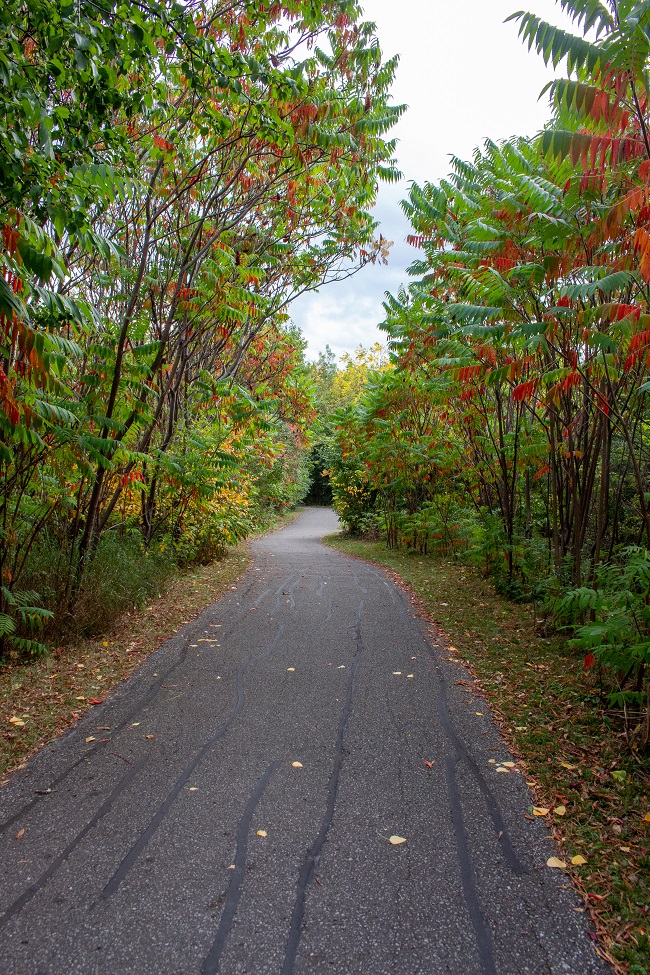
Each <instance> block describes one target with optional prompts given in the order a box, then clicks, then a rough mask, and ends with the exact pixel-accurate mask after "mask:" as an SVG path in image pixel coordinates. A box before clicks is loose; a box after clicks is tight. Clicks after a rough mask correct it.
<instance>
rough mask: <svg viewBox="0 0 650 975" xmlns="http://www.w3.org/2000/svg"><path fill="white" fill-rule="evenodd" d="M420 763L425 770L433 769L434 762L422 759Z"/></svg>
mask: <svg viewBox="0 0 650 975" xmlns="http://www.w3.org/2000/svg"><path fill="white" fill-rule="evenodd" d="M422 761H423V762H424V764H425V765H426V767H427V768H433V766H434V765H435V764H436V763H435V762H427V760H426V759H424V758H423V759H422Z"/></svg>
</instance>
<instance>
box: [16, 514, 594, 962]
mask: <svg viewBox="0 0 650 975" xmlns="http://www.w3.org/2000/svg"><path fill="white" fill-rule="evenodd" d="M335 528H336V520H335V517H334V515H333V514H332V513H331V512H330V511H325V510H318V509H311V510H307V511H305V512H304V513H303V514H301V515H300V517H299V518H298V519H297V521H295V522H294V523H292V524H291V525H289V526H288V527H287V528H285V529H284V530H283V531H281V532H278V533H276V534H274V535H270V536H268V537H267V538H265V539H263V540H261V541H257V542H256V543H255V544H254V546H253V548H254V551H255V556H256V557H255V561H254V563H253V566H252V568H251V569H250V570H249V571H248V572H247V573H246V575H244V576H243V578H242V579H241V580H240V582H239V584H238V585H237V586H236V587H233V589H232V591H230V592H229V593H228V594H227V595H226V596H225V597H224V598H223V599H221V600H220V601H219V602H217V603H215V604H213V605H212V606H210V607H209V608H208V609H206V610H205V611H204V613H203V614H202V615H201V617H199V619H198V620H197V621H195V622H194V623H192V624H189V625H188V626H186V627H185V628H184V629H183V630H182V631H180V632H179V633H178V634H177V635H176V636H175V637H174V638H173V639H172V640H171V641H169V642H168V643H166V644H165V645H164V646H163V647H162V648H161V649H160V650H159V651H158V652H157V653H155V654H153V655H152V656H151V657H150V658H149V659H148V660H147V662H146V663H145V664H144V665H143V667H142V668H141V669H140V670H139V671H138V673H137V674H136V675H135V676H134V677H132V678H131V679H130V680H129V681H127V682H126V683H125V684H124V685H121V686H120V687H119V689H118V690H117V692H116V693H115V694H114V695H113V696H112V697H111V699H110V700H108V701H107V702H106V703H105V704H104V705H102V706H101V707H98V708H95V709H94V710H93V711H92V713H91V714H90V715H88V716H87V717H86V718H85V719H84V721H83V722H82V723H81V724H80V725H79V726H78V727H77V728H76V729H75V730H74V731H73V732H71V733H70V734H68V735H67V736H66V737H65V738H64V739H63V740H61V741H60V742H59V743H57V744H56V746H53V747H52V748H47V749H44V751H43V752H41V753H40V755H38V756H37V757H36V758H35V759H34V760H33V761H32V762H31V763H30V764H29V766H28V768H27V769H26V770H25V771H24V772H21V773H19V774H18V775H16V776H14V777H13V778H12V780H11V782H10V784H9V785H8V786H7V787H6V788H5V789H3V790H2V791H1V792H0V823H1V824H3V825H2V829H1V832H0V843H1V846H2V851H1V853H0V857H1V859H0V862H1V863H2V871H3V878H2V887H1V901H0V909H1V910H3V911H4V914H2V915H0V975H213V973H217V972H220V973H223V975H325V973H327V975H446V973H451V975H604V973H606V972H609V971H610V970H609V969H608V968H606V967H604V966H603V965H602V964H601V963H600V962H599V961H598V960H597V958H596V955H595V953H594V950H593V946H592V943H591V942H590V940H589V938H588V936H587V933H586V930H585V927H584V923H583V921H584V918H583V915H582V914H581V913H579V911H578V910H577V909H578V906H579V905H578V902H577V900H576V897H575V895H574V894H573V892H572V891H571V890H570V889H568V887H567V886H566V877H565V876H564V875H563V874H562V873H561V872H558V871H552V870H549V869H548V868H547V867H546V866H545V862H546V859H547V857H548V856H549V855H550V853H552V852H553V850H552V848H551V843H550V841H549V839H548V835H547V833H546V830H545V827H544V825H543V824H542V823H540V822H539V821H533V822H531V821H529V820H527V819H525V818H524V813H525V811H526V807H527V806H528V804H529V803H530V797H529V796H528V794H527V790H526V786H525V782H524V781H523V777H522V776H521V775H520V774H518V773H516V772H510V773H509V774H497V772H496V766H495V765H494V764H491V763H490V759H497V760H499V761H505V760H508V759H509V758H510V756H509V755H508V753H507V751H506V749H505V747H504V745H503V743H502V742H501V740H500V738H499V735H498V733H497V731H496V730H495V728H494V726H493V725H492V724H491V722H490V719H489V716H488V714H487V709H486V707H485V705H484V704H483V702H482V701H481V699H480V698H478V697H474V696H473V695H472V694H471V693H469V692H468V688H467V685H466V684H458V683H457V681H459V680H461V681H464V680H468V679H469V678H468V676H467V674H466V673H465V672H464V671H463V670H462V668H461V667H460V666H459V665H458V664H454V663H452V662H450V661H449V660H448V659H447V656H446V655H445V654H444V652H441V648H440V647H438V646H436V645H435V644H434V643H431V642H430V640H429V639H428V637H427V634H426V630H425V628H424V626H423V625H422V623H421V622H420V621H419V620H418V619H417V618H416V617H415V615H414V613H413V612H412V610H411V608H410V606H409V601H408V599H407V597H406V596H405V595H404V594H403V593H402V592H401V591H399V590H398V589H396V588H395V587H394V586H393V584H392V583H391V582H389V581H388V580H387V579H386V577H385V576H384V575H383V573H382V572H381V571H380V570H378V569H376V568H374V567H373V566H370V565H366V564H365V563H363V562H360V561H357V560H353V559H349V558H346V557H345V556H343V555H340V554H338V553H336V552H333V551H331V550H329V549H327V548H325V547H324V546H322V545H321V544H320V543H319V541H318V539H319V538H320V537H321V536H322V534H324V533H325V532H328V531H332V530H334V529H335ZM396 671H397V672H400V673H394V672H396ZM410 675H412V676H410ZM477 711H483V712H485V713H484V714H483V715H477V714H476V712H477ZM108 728H110V731H109V730H106V729H108ZM91 737H93V738H94V739H95V740H94V741H91V742H87V741H86V739H87V738H91ZM425 760H426V761H427V762H434V763H435V764H433V766H432V767H431V768H430V769H429V768H428V767H427V766H426V765H425V764H424V761H425ZM296 762H300V763H301V765H302V767H294V764H293V763H296ZM21 829H24V830H25V833H24V835H23V837H22V839H21V840H19V841H16V839H15V836H16V834H17V833H18V831H19V830H21ZM261 831H263V833H264V835H260V833H261ZM393 834H398V835H400V836H403V837H405V838H406V839H407V842H406V843H404V844H401V845H391V844H390V843H389V842H388V837H390V836H391V835H393Z"/></svg>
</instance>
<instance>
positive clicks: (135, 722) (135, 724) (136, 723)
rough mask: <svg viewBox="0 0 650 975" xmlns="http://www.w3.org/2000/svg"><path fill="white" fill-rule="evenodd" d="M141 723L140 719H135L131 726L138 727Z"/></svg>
mask: <svg viewBox="0 0 650 975" xmlns="http://www.w3.org/2000/svg"><path fill="white" fill-rule="evenodd" d="M139 724H140V722H139V721H134V722H133V724H132V725H131V727H132V728H137V727H138V725H139Z"/></svg>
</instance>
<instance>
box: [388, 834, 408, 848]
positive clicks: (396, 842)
mask: <svg viewBox="0 0 650 975" xmlns="http://www.w3.org/2000/svg"><path fill="white" fill-rule="evenodd" d="M388 842H389V843H390V844H391V845H392V846H400V845H401V844H402V843H406V838H405V837H404V836H396V835H395V834H393V835H392V836H389V837H388Z"/></svg>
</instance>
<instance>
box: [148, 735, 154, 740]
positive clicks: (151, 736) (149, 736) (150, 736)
mask: <svg viewBox="0 0 650 975" xmlns="http://www.w3.org/2000/svg"><path fill="white" fill-rule="evenodd" d="M146 737H147V738H150V739H151V738H154V737H155V736H154V735H147V736H146Z"/></svg>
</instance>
